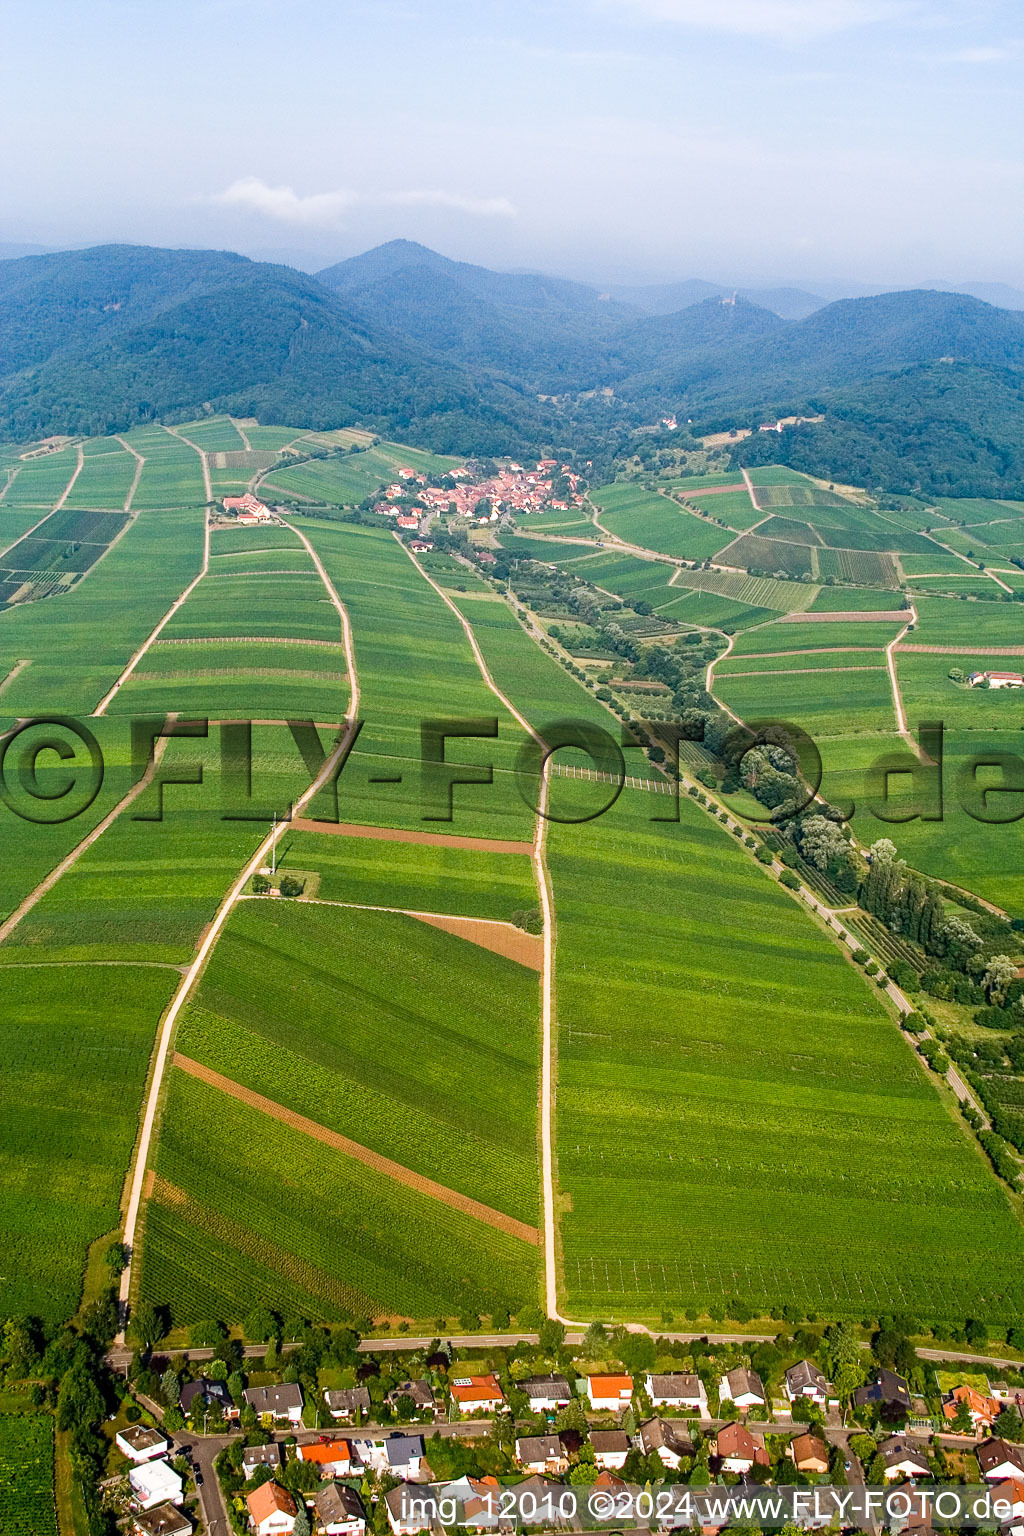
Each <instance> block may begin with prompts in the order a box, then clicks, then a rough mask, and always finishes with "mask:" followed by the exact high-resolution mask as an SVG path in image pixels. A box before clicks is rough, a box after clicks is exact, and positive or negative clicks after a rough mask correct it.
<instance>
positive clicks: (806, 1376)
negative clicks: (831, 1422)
mask: <svg viewBox="0 0 1024 1536" xmlns="http://www.w3.org/2000/svg"><path fill="white" fill-rule="evenodd" d="M785 1393H786V1396H787V1397H788V1398H789V1400H790V1402H791V1403H795V1402H796V1401H797V1399H798V1398H801V1397H804V1398H806V1399H807V1400H808V1401H809V1402H812V1403H817V1405H818V1407H819V1408H824V1407H825V1404H826V1403H827V1402H828V1382H827V1381H826V1379H825V1373H824V1372H823V1371H820V1370H819V1369H818V1367H817V1366H816V1365H815V1363H814V1361H813V1360H798V1361H797V1363H796V1365H791V1366H790V1368H789V1370H788V1371H787V1372H786V1385H785Z"/></svg>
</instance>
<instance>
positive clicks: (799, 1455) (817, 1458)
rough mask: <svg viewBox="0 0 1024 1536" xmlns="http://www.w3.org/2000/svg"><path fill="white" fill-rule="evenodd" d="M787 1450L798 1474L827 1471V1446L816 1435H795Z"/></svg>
mask: <svg viewBox="0 0 1024 1536" xmlns="http://www.w3.org/2000/svg"><path fill="white" fill-rule="evenodd" d="M787 1449H788V1451H789V1455H790V1459H791V1460H792V1462H793V1465H794V1466H795V1467H796V1469H797V1471H798V1472H827V1471H828V1446H827V1445H826V1444H825V1442H824V1440H821V1439H819V1437H818V1436H817V1435H795V1436H794V1438H793V1439H792V1440H791V1441H790V1442H789V1446H788V1448H787Z"/></svg>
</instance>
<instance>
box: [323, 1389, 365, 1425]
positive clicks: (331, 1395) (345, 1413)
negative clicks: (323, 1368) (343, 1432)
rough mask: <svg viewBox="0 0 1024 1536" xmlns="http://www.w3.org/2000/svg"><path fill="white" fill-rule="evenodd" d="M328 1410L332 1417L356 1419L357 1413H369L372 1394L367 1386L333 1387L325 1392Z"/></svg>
mask: <svg viewBox="0 0 1024 1536" xmlns="http://www.w3.org/2000/svg"><path fill="white" fill-rule="evenodd" d="M324 1402H325V1403H326V1404H327V1412H328V1413H329V1414H330V1416H331V1418H332V1419H354V1418H355V1416H356V1414H357V1413H369V1411H370V1394H369V1391H368V1390H367V1388H366V1387H342V1388H332V1389H331V1390H330V1391H328V1392H325V1393H324Z"/></svg>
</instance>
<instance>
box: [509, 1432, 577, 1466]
mask: <svg viewBox="0 0 1024 1536" xmlns="http://www.w3.org/2000/svg"><path fill="white" fill-rule="evenodd" d="M516 1461H518V1463H519V1465H520V1466H521V1467H525V1469H526V1471H527V1472H564V1471H565V1469H566V1467H567V1466H568V1465H569V1460H568V1457H567V1456H566V1454H565V1451H564V1450H563V1448H562V1442H561V1440H559V1438H558V1436H557V1435H520V1436H518V1437H517V1439H516Z"/></svg>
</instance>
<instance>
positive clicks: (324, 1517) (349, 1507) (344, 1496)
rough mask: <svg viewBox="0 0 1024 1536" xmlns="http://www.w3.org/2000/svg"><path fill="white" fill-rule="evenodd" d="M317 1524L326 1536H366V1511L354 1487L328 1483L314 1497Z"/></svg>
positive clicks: (318, 1528)
mask: <svg viewBox="0 0 1024 1536" xmlns="http://www.w3.org/2000/svg"><path fill="white" fill-rule="evenodd" d="M313 1505H314V1507H315V1509H316V1526H317V1530H318V1531H322V1532H323V1533H324V1536H364V1532H365V1530H366V1511H365V1510H364V1509H363V1503H362V1500H361V1499H360V1497H359V1495H358V1493H356V1491H355V1489H354V1488H346V1487H345V1484H344V1483H328V1485H327V1487H326V1488H321V1489H320V1492H319V1493H318V1494H317V1495H316V1496H315V1498H314V1499H313Z"/></svg>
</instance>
